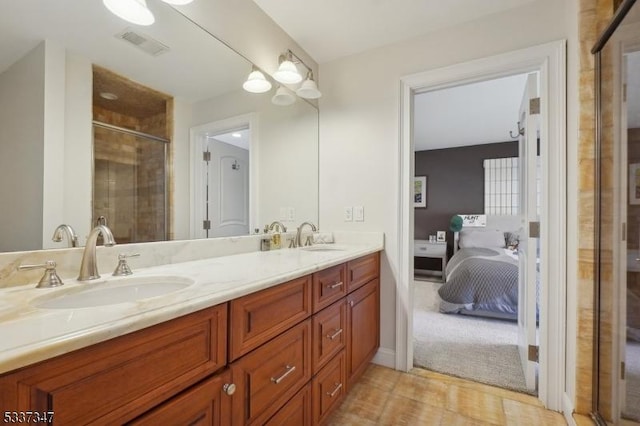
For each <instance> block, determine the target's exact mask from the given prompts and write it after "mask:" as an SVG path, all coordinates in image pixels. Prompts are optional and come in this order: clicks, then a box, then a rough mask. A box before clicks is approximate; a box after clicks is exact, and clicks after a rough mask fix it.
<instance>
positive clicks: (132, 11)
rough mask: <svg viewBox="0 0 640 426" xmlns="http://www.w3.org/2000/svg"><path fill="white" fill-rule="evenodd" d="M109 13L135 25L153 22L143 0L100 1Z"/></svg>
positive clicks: (151, 14)
mask: <svg viewBox="0 0 640 426" xmlns="http://www.w3.org/2000/svg"><path fill="white" fill-rule="evenodd" d="M102 3H104V5H105V7H106V8H107V9H109V11H110V12H111V13H113V14H114V15H116V16H118V17H119V18H122V19H124V20H125V21H128V22H131V23H132V24H136V25H151V24H153V23H154V22H155V18H154V17H153V13H151V11H150V10H149V8H148V7H147V2H146V1H145V0H102Z"/></svg>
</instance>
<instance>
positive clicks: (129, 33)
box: [116, 28, 169, 56]
mask: <svg viewBox="0 0 640 426" xmlns="http://www.w3.org/2000/svg"><path fill="white" fill-rule="evenodd" d="M116 38H119V39H122V40H124V41H127V42H129V43H131V44H132V45H134V46H135V47H137V48H138V49H140V50H143V51H144V52H147V53H148V54H149V55H151V56H158V55H161V54H163V53H165V52H168V51H169V46H166V45H164V44H162V43H160V42H159V41H158V40H154V39H153V38H151V37H149V36H148V35H146V34H142V33H139V32H136V31H134V30H132V29H131V28H127V29H125V30H124V31H121V32H119V33H118V34H116Z"/></svg>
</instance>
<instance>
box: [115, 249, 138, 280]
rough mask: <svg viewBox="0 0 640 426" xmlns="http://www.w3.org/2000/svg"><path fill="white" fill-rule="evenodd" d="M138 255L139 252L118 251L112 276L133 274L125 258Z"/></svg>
mask: <svg viewBox="0 0 640 426" xmlns="http://www.w3.org/2000/svg"><path fill="white" fill-rule="evenodd" d="M138 256H140V253H133V254H125V253H120V254H119V255H118V266H116V269H115V271H113V274H112V275H113V276H114V277H120V276H123V275H131V274H133V272H131V268H130V267H129V264H128V263H127V259H128V258H130V257H138Z"/></svg>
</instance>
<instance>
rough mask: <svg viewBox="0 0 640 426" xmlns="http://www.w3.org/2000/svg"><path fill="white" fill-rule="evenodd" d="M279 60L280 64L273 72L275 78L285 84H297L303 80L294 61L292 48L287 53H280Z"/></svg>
mask: <svg viewBox="0 0 640 426" xmlns="http://www.w3.org/2000/svg"><path fill="white" fill-rule="evenodd" d="M278 62H280V66H279V67H278V70H277V71H276V72H275V73H274V74H273V78H275V79H276V80H277V81H279V82H280V83H283V84H297V83H300V82H301V81H302V76H301V75H300V72H298V68H297V67H296V64H294V63H293V57H292V54H291V51H290V50H288V51H287V53H286V55H280V58H278Z"/></svg>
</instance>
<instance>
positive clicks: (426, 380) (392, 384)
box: [329, 364, 566, 426]
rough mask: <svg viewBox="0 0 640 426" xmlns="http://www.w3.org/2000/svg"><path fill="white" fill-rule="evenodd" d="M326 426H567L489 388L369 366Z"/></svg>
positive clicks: (526, 401)
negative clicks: (328, 425)
mask: <svg viewBox="0 0 640 426" xmlns="http://www.w3.org/2000/svg"><path fill="white" fill-rule="evenodd" d="M329 424H330V425H341V426H342V425H344V426H346V425H353V426H360V425H362V426H369V425H393V426H400V425H407V426H410V425H446V426H450V425H460V426H462V425H464V426H472V425H523V426H529V425H549V426H553V425H566V422H565V420H564V417H563V416H562V414H560V413H556V412H553V411H548V410H545V409H544V408H543V407H542V404H541V403H540V401H539V400H538V399H537V398H535V397H532V396H530V395H525V394H520V393H517V392H512V391H508V390H504V389H500V388H496V387H493V386H487V385H483V384H480V383H475V382H470V381H467V380H462V379H458V378H455V377H451V376H445V375H443V374H439V373H434V372H431V371H427V370H422V369H417V368H414V369H413V370H411V371H410V372H409V373H402V372H399V371H395V370H392V369H389V368H385V367H380V366H378V365H374V364H371V365H370V366H369V368H368V369H367V371H366V372H365V373H364V375H363V376H362V378H361V379H360V380H359V381H358V382H357V383H356V385H355V386H354V387H353V389H352V390H351V391H350V392H349V395H348V396H347V398H346V399H345V400H344V402H343V403H342V405H341V406H340V408H338V410H337V411H336V412H335V413H334V414H333V416H332V417H331V419H330V420H329Z"/></svg>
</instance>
